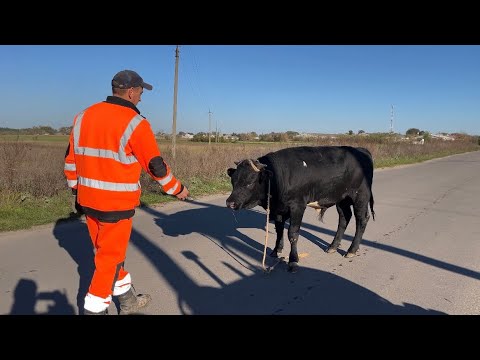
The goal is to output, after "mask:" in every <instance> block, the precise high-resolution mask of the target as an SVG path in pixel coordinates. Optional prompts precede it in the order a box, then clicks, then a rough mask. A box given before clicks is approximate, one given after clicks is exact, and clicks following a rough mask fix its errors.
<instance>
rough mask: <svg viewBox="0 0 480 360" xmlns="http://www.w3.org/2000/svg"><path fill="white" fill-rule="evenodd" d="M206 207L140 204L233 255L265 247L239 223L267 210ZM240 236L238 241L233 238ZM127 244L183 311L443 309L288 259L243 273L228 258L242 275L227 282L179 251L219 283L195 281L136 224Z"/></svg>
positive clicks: (176, 230) (261, 222)
mask: <svg viewBox="0 0 480 360" xmlns="http://www.w3.org/2000/svg"><path fill="white" fill-rule="evenodd" d="M198 204H201V205H204V207H202V208H199V209H195V210H185V211H180V212H177V213H174V214H170V215H166V214H163V213H161V212H160V211H158V210H156V209H152V208H148V207H144V208H143V209H144V210H145V211H147V212H149V213H150V214H152V215H154V216H155V218H156V219H155V222H156V223H157V224H158V225H159V226H160V227H161V228H162V231H163V233H164V234H165V235H168V236H178V235H184V234H190V233H193V232H197V233H200V234H203V235H204V236H207V237H211V238H213V239H214V240H215V241H216V242H219V243H221V244H222V246H223V247H225V248H226V249H229V250H230V251H231V252H234V253H235V255H236V256H237V257H242V256H243V255H249V256H254V257H258V256H259V254H261V253H262V252H263V247H262V246H261V245H260V244H259V243H257V242H256V241H253V240H252V239H250V238H248V237H246V236H244V235H242V234H241V233H240V232H239V231H238V230H237V226H239V227H240V226H241V227H256V228H263V227H264V226H265V215H264V214H261V213H257V212H254V211H245V212H243V214H241V213H240V212H239V213H237V214H236V216H237V220H238V223H237V222H235V220H233V221H232V219H231V217H232V214H231V212H230V211H229V210H228V209H226V208H223V207H219V206H215V205H210V204H205V203H198ZM233 237H238V238H240V239H241V240H242V242H239V241H236V240H235V239H233ZM131 244H132V245H133V246H135V247H137V249H138V250H139V251H140V252H141V253H142V254H143V256H144V257H145V258H146V259H147V260H148V261H149V262H150V263H151V264H152V265H153V267H154V268H155V269H156V270H157V271H158V272H159V274H161V275H162V277H164V278H165V279H166V281H167V282H168V283H169V286H170V287H171V288H172V289H174V290H175V291H176V292H177V301H178V306H179V309H180V311H181V312H182V313H183V314H196V315H208V314H210V315H211V314H234V315H240V314H249V315H261V314H266V315H268V314H271V315H275V314H279V315H280V314H299V315H300V314H442V313H440V312H438V311H435V310H427V309H423V308H421V307H418V306H416V305H413V304H403V305H395V304H393V303H391V302H389V301H388V300H386V299H384V298H382V297H380V296H378V295H377V294H375V293H374V292H372V291H370V290H368V289H365V288H363V287H362V286H359V285H357V284H355V283H353V282H351V281H349V280H346V279H344V278H341V277H339V276H338V275H335V274H331V273H328V272H324V271H320V270H315V269H311V268H306V267H303V268H302V270H301V271H299V272H298V273H296V274H291V273H288V272H287V264H286V263H283V262H282V263H280V264H279V265H278V266H277V267H276V268H275V269H274V271H272V272H271V273H269V274H266V273H264V272H263V271H262V270H261V269H260V268H259V267H257V268H253V270H252V273H253V274H252V275H250V276H246V275H244V274H243V273H241V272H239V271H238V270H236V269H235V268H234V267H233V266H232V265H231V264H229V263H228V262H225V261H222V260H219V263H220V264H221V265H222V266H225V267H226V268H228V269H229V270H231V271H234V272H236V273H237V274H238V275H239V276H240V277H241V279H240V280H238V281H235V282H233V283H229V284H226V283H224V282H222V281H221V279H219V278H218V277H217V275H216V274H215V273H214V271H212V270H210V269H209V268H208V266H206V265H205V263H204V262H203V261H202V258H201V257H199V256H198V255H197V254H195V253H193V252H192V251H185V252H184V253H183V255H184V256H185V257H186V258H187V259H189V260H191V261H192V266H196V267H197V269H198V271H205V272H206V273H207V274H209V276H211V277H212V278H213V279H214V280H216V282H217V283H218V284H219V285H220V288H216V287H215V288H214V287H210V286H200V285H198V284H197V283H196V282H195V281H194V280H193V279H192V278H191V277H189V276H188V275H187V273H186V272H185V271H184V270H183V269H182V268H180V267H179V266H178V265H177V263H176V262H175V261H173V260H172V259H171V258H170V257H169V256H168V255H167V254H166V252H164V251H163V250H162V246H163V245H161V244H162V243H161V242H159V243H155V242H153V241H151V240H149V239H148V238H146V237H145V236H143V235H142V234H141V233H139V232H138V231H136V230H135V229H134V230H133V232H132V239H131Z"/></svg>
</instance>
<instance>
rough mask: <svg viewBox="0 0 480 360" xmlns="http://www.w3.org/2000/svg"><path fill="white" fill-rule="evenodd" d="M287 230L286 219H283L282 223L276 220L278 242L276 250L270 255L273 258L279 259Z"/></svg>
mask: <svg viewBox="0 0 480 360" xmlns="http://www.w3.org/2000/svg"><path fill="white" fill-rule="evenodd" d="M284 229H285V218H284V217H282V220H281V221H278V220H275V231H276V233H277V241H276V242H275V248H274V249H273V250H272V252H271V253H270V256H271V257H274V258H278V254H280V253H281V252H282V250H283V230H284Z"/></svg>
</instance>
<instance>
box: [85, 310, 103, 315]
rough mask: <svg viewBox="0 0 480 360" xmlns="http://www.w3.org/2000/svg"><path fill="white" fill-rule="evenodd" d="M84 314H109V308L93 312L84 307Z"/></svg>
mask: <svg viewBox="0 0 480 360" xmlns="http://www.w3.org/2000/svg"><path fill="white" fill-rule="evenodd" d="M83 315H108V309H105V310H103V311H100V312H93V311H90V310H87V309H83Z"/></svg>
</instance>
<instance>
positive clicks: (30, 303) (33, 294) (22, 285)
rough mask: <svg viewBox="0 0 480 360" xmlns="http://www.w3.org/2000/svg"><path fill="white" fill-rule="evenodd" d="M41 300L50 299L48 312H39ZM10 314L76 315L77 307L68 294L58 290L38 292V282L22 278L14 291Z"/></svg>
mask: <svg viewBox="0 0 480 360" xmlns="http://www.w3.org/2000/svg"><path fill="white" fill-rule="evenodd" d="M39 301H48V302H49V303H50V304H48V308H47V312H44V313H37V312H36V311H35V306H36V304H37V302H39ZM10 315H75V309H74V308H73V306H72V305H70V303H69V302H68V297H67V294H66V293H64V292H61V291H58V290H55V291H51V292H40V293H39V292H37V284H36V283H35V281H33V280H30V279H20V281H19V282H18V284H17V286H16V287H15V291H14V299H13V305H12V309H11V310H10Z"/></svg>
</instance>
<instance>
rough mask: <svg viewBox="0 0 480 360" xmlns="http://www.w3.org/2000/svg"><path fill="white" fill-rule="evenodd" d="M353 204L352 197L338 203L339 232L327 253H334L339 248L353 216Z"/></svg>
mask: <svg viewBox="0 0 480 360" xmlns="http://www.w3.org/2000/svg"><path fill="white" fill-rule="evenodd" d="M351 205H352V199H350V198H346V199H343V200H342V201H340V202H339V203H338V204H337V212H338V227H337V233H336V234H335V237H334V238H333V241H332V243H331V244H330V246H329V247H328V248H327V250H325V251H326V252H327V253H334V252H336V251H337V248H338V247H339V246H340V242H341V241H342V238H343V234H345V229H346V228H347V226H348V223H349V222H350V219H351V218H352V210H351V209H350V206H351Z"/></svg>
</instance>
